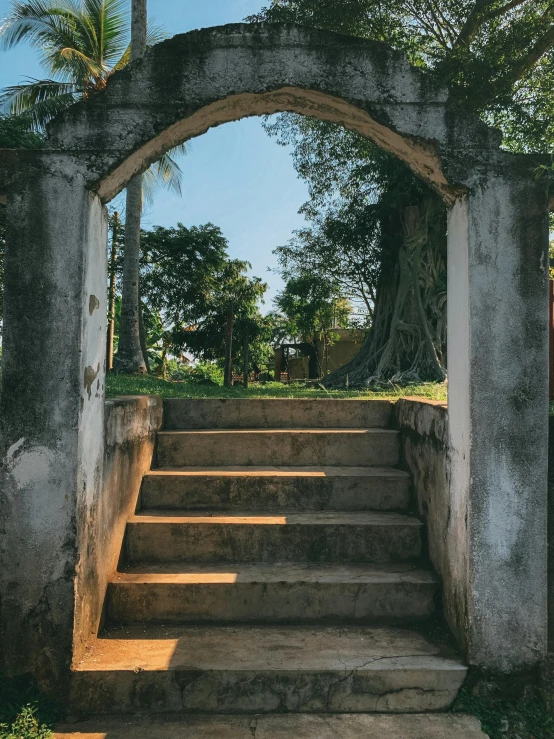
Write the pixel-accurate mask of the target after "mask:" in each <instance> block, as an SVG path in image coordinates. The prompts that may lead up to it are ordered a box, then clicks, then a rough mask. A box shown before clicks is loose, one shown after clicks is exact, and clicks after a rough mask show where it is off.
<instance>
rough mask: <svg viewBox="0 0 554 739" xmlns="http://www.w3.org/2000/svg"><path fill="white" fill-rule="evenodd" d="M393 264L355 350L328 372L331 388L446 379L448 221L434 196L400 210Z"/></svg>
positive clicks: (379, 290)
mask: <svg viewBox="0 0 554 739" xmlns="http://www.w3.org/2000/svg"><path fill="white" fill-rule="evenodd" d="M401 220H402V236H401V242H402V243H401V244H400V247H399V249H398V258H397V260H396V262H395V266H394V269H392V270H390V272H389V274H383V276H382V278H381V284H380V285H379V289H378V293H377V300H376V304H375V314H374V315H375V318H374V322H373V326H372V327H371V329H370V331H369V334H368V337H367V339H366V341H365V343H364V345H363V346H362V348H361V349H360V351H359V353H358V354H357V356H356V357H355V358H354V359H353V360H352V361H351V362H349V363H348V364H347V365H345V366H344V367H341V369H339V370H337V371H336V372H333V373H332V374H331V375H329V376H328V377H327V378H326V379H325V381H324V383H325V385H326V386H327V387H329V388H336V389H344V388H352V389H355V388H367V387H375V386H379V385H383V384H391V383H394V384H406V383H413V382H432V381H434V382H444V381H445V380H446V377H447V373H446V367H445V357H446V226H445V222H444V208H443V206H442V203H441V202H440V201H438V199H435V198H429V199H427V200H426V201H425V202H423V203H422V204H421V207H420V206H411V207H409V208H405V209H404V211H403V213H402V217H401Z"/></svg>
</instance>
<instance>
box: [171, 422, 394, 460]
mask: <svg viewBox="0 0 554 739" xmlns="http://www.w3.org/2000/svg"><path fill="white" fill-rule="evenodd" d="M398 460H399V444H398V432H397V431H385V430H383V429H250V430H235V431H230V430H219V431H213V430H203V431H164V432H160V433H159V434H158V444H157V464H158V467H162V468H165V467H190V466H192V467H198V466H203V467H208V466H214V467H218V466H220V465H223V466H225V465H263V466H267V465H272V466H280V465H292V466H297V467H300V466H303V465H308V466H314V465H325V466H334V465H338V466H340V467H370V466H376V465H378V466H381V467H382V466H385V467H395V466H396V465H397V464H398Z"/></svg>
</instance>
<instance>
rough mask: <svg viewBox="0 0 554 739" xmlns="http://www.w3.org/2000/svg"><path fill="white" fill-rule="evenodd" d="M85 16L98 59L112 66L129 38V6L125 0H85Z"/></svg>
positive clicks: (105, 64)
mask: <svg viewBox="0 0 554 739" xmlns="http://www.w3.org/2000/svg"><path fill="white" fill-rule="evenodd" d="M82 15H83V18H84V19H86V21H87V26H88V29H87V30H88V35H89V38H90V40H91V44H93V45H94V47H95V50H96V56H97V59H98V60H99V61H100V62H101V63H102V64H103V65H104V66H105V67H108V66H110V67H112V66H113V65H114V64H115V63H116V61H117V59H119V58H120V57H121V55H122V54H123V53H124V50H125V47H126V45H127V42H128V40H129V34H130V26H129V20H128V15H129V14H128V8H127V4H126V3H125V2H124V0H83V12H82Z"/></svg>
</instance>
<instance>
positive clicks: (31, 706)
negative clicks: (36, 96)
mask: <svg viewBox="0 0 554 739" xmlns="http://www.w3.org/2000/svg"><path fill="white" fill-rule="evenodd" d="M61 718H62V711H61V709H60V706H59V705H58V704H57V703H56V702H55V701H52V700H51V699H49V698H46V697H45V696H44V695H43V694H42V693H41V692H40V690H39V689H38V687H37V685H36V683H35V681H34V680H32V679H31V678H29V677H18V678H15V679H8V678H7V677H5V676H3V675H0V739H50V737H51V736H52V729H53V728H54V725H55V724H56V723H57V722H58V721H59V720H60V719H61Z"/></svg>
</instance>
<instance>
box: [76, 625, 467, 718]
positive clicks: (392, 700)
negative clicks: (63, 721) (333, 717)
mask: <svg viewBox="0 0 554 739" xmlns="http://www.w3.org/2000/svg"><path fill="white" fill-rule="evenodd" d="M466 672H467V668H466V667H465V666H464V665H463V663H462V662H461V661H460V660H459V659H457V658H456V656H455V655H454V654H453V653H452V651H451V650H450V649H449V648H448V647H447V646H445V645H444V644H440V643H437V642H436V641H435V640H431V639H429V638H427V637H426V636H425V635H423V634H421V633H418V632H416V631H410V630H405V629H393V628H373V629H372V628H361V627H352V628H338V627H336V628H323V627H318V628H309V627H304V628H299V627H253V626H243V627H225V626H217V627H216V626H211V627H207V628H202V627H185V626H174V627H171V626H151V625H148V624H138V625H136V626H132V627H127V628H119V629H114V630H113V631H110V632H109V634H107V636H106V637H105V638H99V639H97V640H95V642H94V643H93V645H92V648H91V649H90V651H89V653H88V655H87V656H86V657H85V659H84V660H82V661H81V662H80V663H79V664H78V665H76V666H75V667H74V672H73V676H72V683H73V684H72V693H71V706H72V710H73V711H76V712H77V713H79V714H84V715H91V714H98V713H106V714H110V713H116V714H117V713H129V714H132V713H136V712H145V711H147V712H152V713H179V712H184V713H204V714H222V715H226V714H229V713H250V712H252V713H260V714H270V713H276V712H283V713H305V714H308V713H325V712H328V713H381V712H391V713H394V712H397V713H417V712H425V711H430V712H433V711H441V710H445V709H447V708H449V707H450V706H451V704H452V703H453V701H454V699H455V698H456V695H457V693H458V691H459V689H460V688H461V686H462V683H463V681H464V679H465V676H466Z"/></svg>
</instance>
